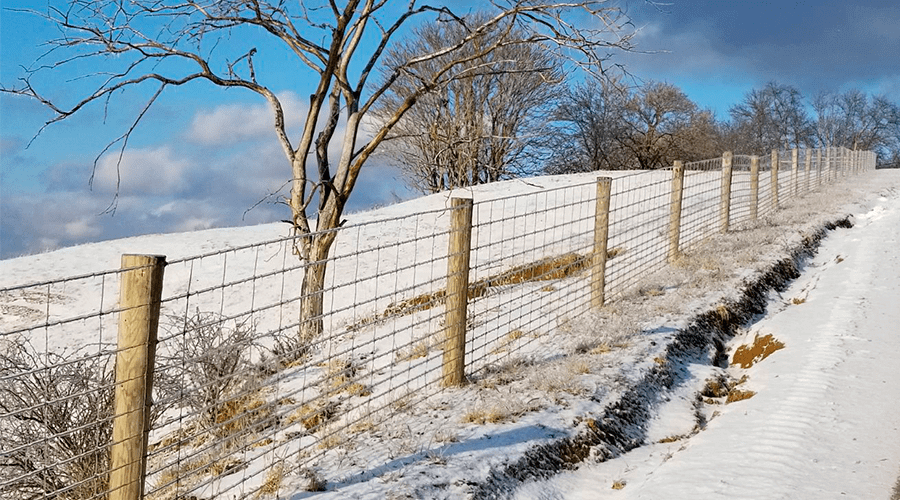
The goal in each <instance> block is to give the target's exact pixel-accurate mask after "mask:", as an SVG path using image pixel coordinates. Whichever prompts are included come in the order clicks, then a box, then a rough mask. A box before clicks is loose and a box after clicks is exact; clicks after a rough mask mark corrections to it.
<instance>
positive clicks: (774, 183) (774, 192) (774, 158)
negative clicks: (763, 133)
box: [772, 149, 781, 210]
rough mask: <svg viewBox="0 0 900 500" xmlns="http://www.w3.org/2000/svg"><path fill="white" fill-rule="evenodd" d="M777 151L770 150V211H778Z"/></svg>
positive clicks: (778, 165)
mask: <svg viewBox="0 0 900 500" xmlns="http://www.w3.org/2000/svg"><path fill="white" fill-rule="evenodd" d="M778 161H779V160H778V150H777V149H773V150H772V210H778V168H779V167H780V166H781V165H780V164H779V163H778Z"/></svg>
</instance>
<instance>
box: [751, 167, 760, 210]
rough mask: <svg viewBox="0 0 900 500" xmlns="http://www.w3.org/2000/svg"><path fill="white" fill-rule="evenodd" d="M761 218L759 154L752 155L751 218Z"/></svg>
mask: <svg viewBox="0 0 900 500" xmlns="http://www.w3.org/2000/svg"><path fill="white" fill-rule="evenodd" d="M757 218H759V156H756V155H753V156H751V157H750V220H756V219H757Z"/></svg>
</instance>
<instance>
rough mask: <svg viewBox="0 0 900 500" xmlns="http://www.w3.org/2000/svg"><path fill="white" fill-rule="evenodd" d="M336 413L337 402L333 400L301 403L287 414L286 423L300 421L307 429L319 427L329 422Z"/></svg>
mask: <svg viewBox="0 0 900 500" xmlns="http://www.w3.org/2000/svg"><path fill="white" fill-rule="evenodd" d="M336 414H337V404H336V403H334V402H331V401H329V402H321V401H319V402H318V403H316V404H307V405H303V406H301V407H300V408H298V409H297V410H295V411H294V412H293V413H291V414H290V415H288V417H287V421H286V424H287V425H291V424H293V423H295V422H300V423H301V424H302V425H303V427H305V428H306V430H308V431H313V430H316V429H319V428H321V427H322V426H323V425H325V424H326V423H327V422H330V421H331V420H332V419H333V418H334V417H335V415H336Z"/></svg>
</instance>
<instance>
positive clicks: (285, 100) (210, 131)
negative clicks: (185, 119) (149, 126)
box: [188, 92, 308, 146]
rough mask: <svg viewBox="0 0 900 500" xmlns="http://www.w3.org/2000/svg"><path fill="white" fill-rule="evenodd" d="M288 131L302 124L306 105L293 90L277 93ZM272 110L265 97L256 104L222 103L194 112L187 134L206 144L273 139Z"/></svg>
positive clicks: (273, 119)
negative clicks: (207, 109)
mask: <svg viewBox="0 0 900 500" xmlns="http://www.w3.org/2000/svg"><path fill="white" fill-rule="evenodd" d="M278 99H279V100H280V101H281V107H282V108H283V109H284V115H285V122H286V125H287V129H288V130H293V129H295V128H296V127H298V126H299V125H300V124H302V123H303V118H304V117H305V116H306V110H307V109H308V107H307V106H306V105H305V104H302V103H301V102H300V99H298V98H297V95H296V94H294V93H293V92H284V93H282V94H280V95H279V96H278ZM274 128H275V113H274V112H273V111H272V108H271V106H270V105H269V103H268V102H267V101H265V100H262V98H260V102H259V103H257V104H222V105H220V106H216V107H215V108H213V109H212V110H211V111H200V112H198V113H197V114H196V115H194V119H193V121H192V122H191V128H190V130H189V131H188V137H189V138H191V139H192V140H194V141H196V142H198V143H200V144H203V145H207V146H215V145H232V144H234V143H235V142H239V141H244V140H248V139H260V138H262V139H274V137H275V135H274Z"/></svg>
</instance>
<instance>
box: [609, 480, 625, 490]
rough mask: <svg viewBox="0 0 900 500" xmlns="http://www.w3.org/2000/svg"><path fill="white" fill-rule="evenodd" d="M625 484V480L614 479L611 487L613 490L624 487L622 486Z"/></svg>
mask: <svg viewBox="0 0 900 500" xmlns="http://www.w3.org/2000/svg"><path fill="white" fill-rule="evenodd" d="M625 484H626V483H625V481H615V482H613V484H612V489H614V490H621V489H624V488H625Z"/></svg>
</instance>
